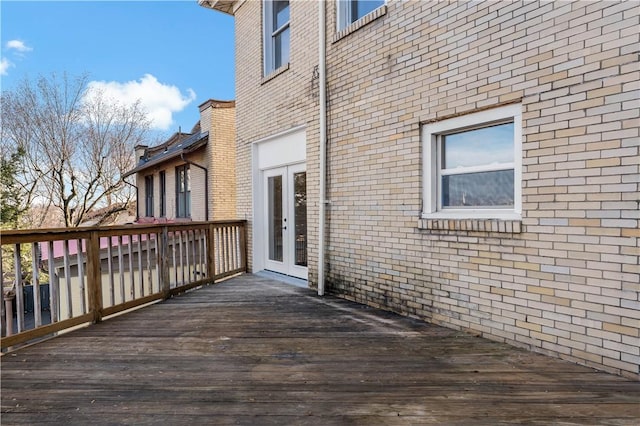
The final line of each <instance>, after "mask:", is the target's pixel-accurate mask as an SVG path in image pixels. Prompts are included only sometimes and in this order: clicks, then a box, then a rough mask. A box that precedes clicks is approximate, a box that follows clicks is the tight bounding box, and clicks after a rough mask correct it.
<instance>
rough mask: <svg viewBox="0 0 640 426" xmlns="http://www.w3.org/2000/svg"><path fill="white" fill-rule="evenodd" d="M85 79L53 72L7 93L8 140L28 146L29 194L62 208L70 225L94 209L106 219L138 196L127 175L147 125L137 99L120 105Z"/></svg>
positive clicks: (25, 175)
mask: <svg viewBox="0 0 640 426" xmlns="http://www.w3.org/2000/svg"><path fill="white" fill-rule="evenodd" d="M87 83H88V77H87V76H86V75H83V76H80V77H76V78H70V77H68V76H67V75H66V74H64V75H62V76H61V77H59V76H58V75H56V74H52V75H50V76H49V77H40V78H39V79H38V80H37V81H36V82H35V83H33V82H32V81H30V80H28V79H25V80H24V81H23V82H22V83H21V84H20V85H19V86H18V87H17V88H16V89H15V90H13V91H10V92H3V93H2V126H3V133H2V139H3V141H2V144H3V145H5V146H6V145H8V144H13V146H17V147H20V148H21V149H22V150H23V152H24V153H25V155H24V164H23V167H22V170H21V174H20V176H19V180H20V182H21V184H22V185H23V188H24V194H25V198H26V199H25V200H24V201H25V202H26V203H29V204H31V203H34V202H35V203H37V204H39V205H40V206H43V207H45V208H48V207H53V208H54V209H56V210H58V211H59V212H60V213H61V216H62V217H63V221H64V225H65V226H67V227H75V226H79V225H81V224H82V223H83V221H85V220H86V218H87V217H88V215H89V214H92V213H93V217H94V220H95V212H96V211H100V217H98V218H97V223H102V222H104V221H105V220H107V219H108V218H109V217H111V216H113V215H115V214H117V213H119V212H121V211H126V210H127V209H128V207H129V205H130V204H131V203H132V202H134V201H135V194H134V193H133V191H132V189H131V187H129V186H128V185H127V184H126V183H125V182H123V181H122V179H121V175H122V174H123V173H124V172H125V171H127V170H130V169H131V168H133V167H134V165H135V164H134V161H135V159H134V147H135V145H137V144H141V143H144V141H145V139H146V137H147V135H148V129H149V120H148V119H147V117H146V114H145V113H144V112H143V110H142V109H141V107H140V105H139V104H134V105H132V106H130V105H122V104H119V103H117V102H115V101H114V100H111V99H107V98H106V97H105V96H104V94H103V93H101V92H99V91H96V90H91V89H89V88H88V86H87ZM34 225H36V226H37V224H34Z"/></svg>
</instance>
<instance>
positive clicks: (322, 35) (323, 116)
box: [318, 0, 327, 296]
mask: <svg viewBox="0 0 640 426" xmlns="http://www.w3.org/2000/svg"><path fill="white" fill-rule="evenodd" d="M325 7H326V4H325V2H324V0H322V1H319V2H318V14H319V17H318V44H319V49H318V88H319V97H320V105H319V115H320V165H319V166H320V194H319V203H318V205H319V211H318V218H319V226H318V296H324V284H325V283H324V251H325V247H324V239H325V238H324V234H325V207H326V182H325V180H326V176H327V170H326V168H327V166H326V161H327V74H326V31H327V29H326V9H325Z"/></svg>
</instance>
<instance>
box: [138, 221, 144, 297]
mask: <svg viewBox="0 0 640 426" xmlns="http://www.w3.org/2000/svg"><path fill="white" fill-rule="evenodd" d="M143 235H144V234H138V244H137V246H138V281H140V296H144V270H143V269H142V236H143Z"/></svg>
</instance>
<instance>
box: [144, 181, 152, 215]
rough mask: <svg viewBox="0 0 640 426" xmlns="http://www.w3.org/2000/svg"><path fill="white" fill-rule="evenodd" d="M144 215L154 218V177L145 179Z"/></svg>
mask: <svg viewBox="0 0 640 426" xmlns="http://www.w3.org/2000/svg"><path fill="white" fill-rule="evenodd" d="M144 215H145V216H146V217H153V175H149V176H145V177H144Z"/></svg>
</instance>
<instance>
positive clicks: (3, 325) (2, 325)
mask: <svg viewBox="0 0 640 426" xmlns="http://www.w3.org/2000/svg"><path fill="white" fill-rule="evenodd" d="M0 286H2V299H3V300H2V301H0V336H2V337H4V336H6V335H7V322H8V321H7V312H6V308H5V303H4V295H5V293H4V271H3V269H2V252H0ZM11 321H12V322H13V318H11Z"/></svg>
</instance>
